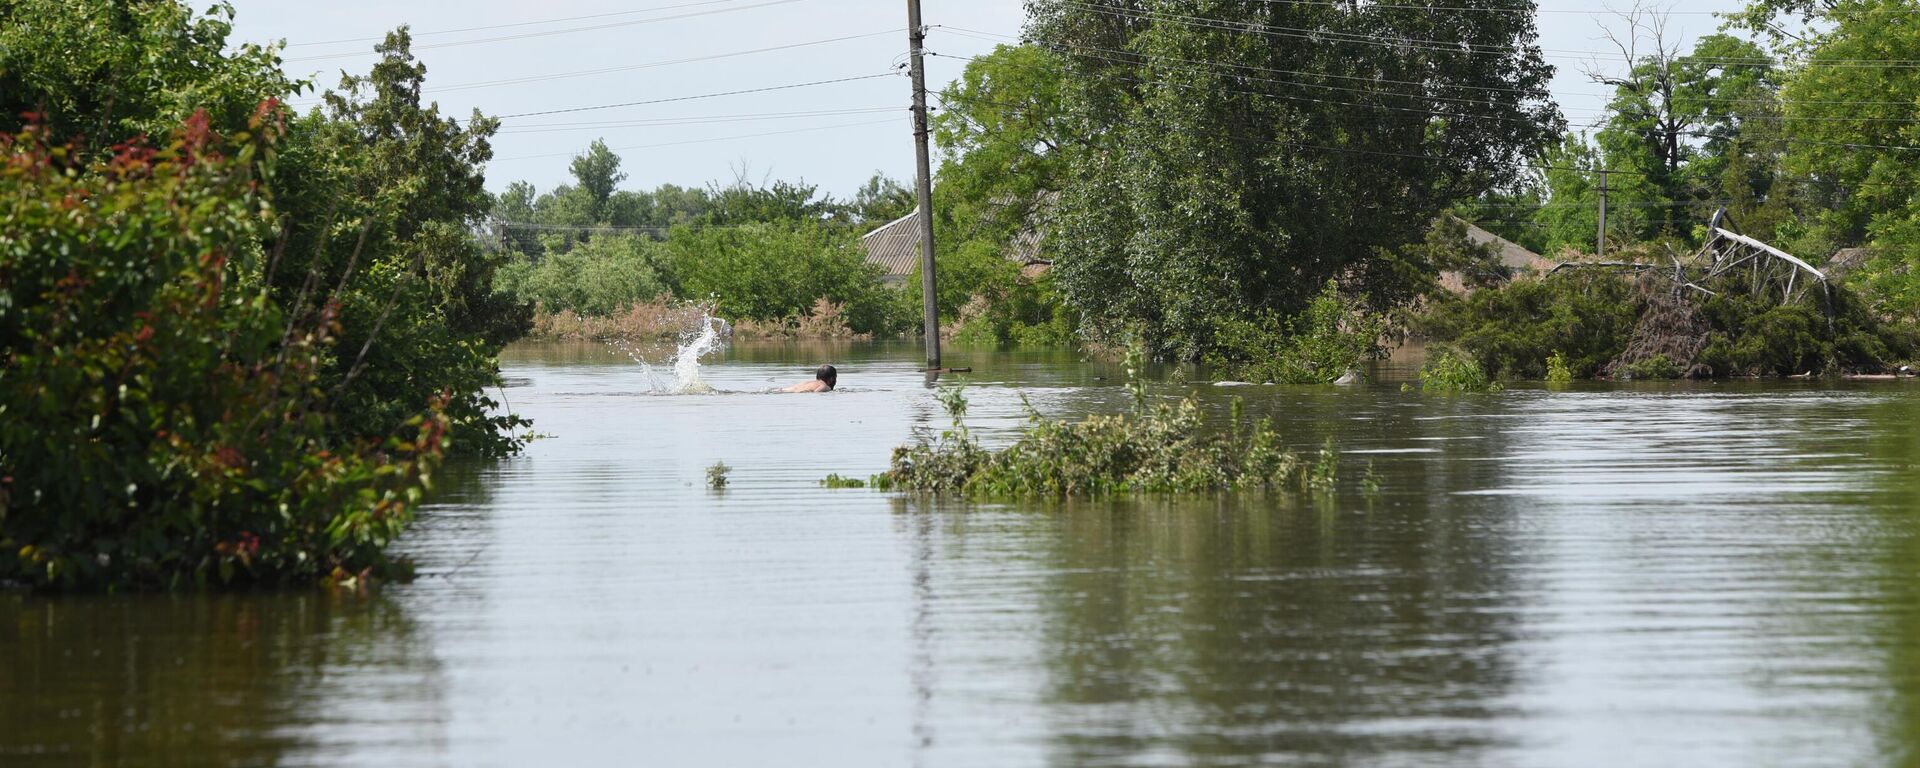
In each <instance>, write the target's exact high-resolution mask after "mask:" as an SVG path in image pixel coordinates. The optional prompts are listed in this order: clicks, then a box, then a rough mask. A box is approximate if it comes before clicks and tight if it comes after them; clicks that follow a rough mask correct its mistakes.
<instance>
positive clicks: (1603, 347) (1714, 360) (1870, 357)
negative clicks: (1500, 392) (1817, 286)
mask: <svg viewBox="0 0 1920 768" xmlns="http://www.w3.org/2000/svg"><path fill="white" fill-rule="evenodd" d="M1699 288H1704V289H1706V290H1705V291H1702V290H1698V289H1696V287H1692V286H1689V287H1687V288H1686V289H1685V291H1686V292H1684V293H1680V294H1677V295H1676V293H1675V291H1674V288H1673V282H1672V279H1671V278H1670V277H1668V276H1666V274H1665V273H1663V272H1659V271H1657V270H1646V271H1645V272H1644V273H1643V274H1641V275H1640V276H1639V277H1638V278H1629V277H1626V276H1623V275H1621V274H1619V273H1617V272H1605V271H1600V270H1580V271H1579V272H1577V273H1575V274H1562V275H1554V276H1549V277H1544V278H1539V279H1526V278H1523V279H1517V280H1515V281H1513V282H1512V283H1509V284H1508V285H1507V286H1506V287H1504V288H1489V289H1484V290H1480V291H1476V292H1474V293H1473V294H1471V295H1469V296H1466V297H1464V298H1461V299H1457V300H1453V301H1447V302H1444V303H1442V304H1439V305H1437V306H1435V307H1434V308H1433V310H1432V311H1431V312H1429V313H1428V314H1427V315H1426V317H1425V318H1423V319H1422V320H1421V323H1420V328H1421V330H1422V331H1423V332H1425V333H1426V334H1427V335H1429V336H1430V337H1432V338H1434V339H1436V340H1440V341H1447V342H1451V343H1452V344H1454V345H1457V346H1458V347H1460V348H1461V349H1463V350H1465V351H1467V352H1468V353H1470V354H1472V355H1473V357H1474V358H1475V359H1476V360H1478V361H1479V362H1480V364H1481V366H1482V367H1484V368H1485V369H1486V371H1487V373H1489V374H1490V375H1492V376H1495V377H1512V378H1541V377H1543V376H1546V375H1547V374H1548V373H1549V370H1548V366H1547V365H1546V363H1545V361H1547V360H1549V359H1550V358H1551V357H1552V356H1554V355H1558V356H1559V358H1560V360H1561V366H1562V367H1564V369H1565V371H1566V373H1567V374H1568V375H1569V376H1574V377H1596V376H1613V377H1617V378H1676V377H1683V376H1684V377H1708V376H1743V375H1785V374H1796V373H1806V372H1828V373H1847V372H1858V371H1878V370H1884V369H1885V368H1887V367H1889V366H1890V365H1892V364H1894V363H1897V362H1899V361H1902V360H1906V359H1910V358H1911V357H1912V356H1913V355H1914V354H1915V350H1916V348H1920V341H1917V340H1916V333H1915V330H1914V328H1913V326H1912V323H1911V322H1902V323H1894V322H1887V321H1885V320H1883V319H1881V318H1879V317H1876V316H1875V315H1873V313H1871V312H1870V311H1868V310H1867V309H1866V308H1865V307H1864V305H1863V304H1862V302H1861V301H1860V300H1859V298H1858V297H1857V296H1856V295H1854V294H1853V293H1852V292H1851V291H1849V290H1847V289H1846V288H1845V287H1844V286H1840V285H1835V286H1831V289H1830V290H1831V294H1830V296H1831V298H1830V299H1828V297H1827V296H1826V295H1823V294H1821V293H1820V292H1819V291H1817V290H1813V289H1809V290H1808V291H1806V292H1805V293H1802V294H1800V295H1799V296H1798V298H1797V299H1796V300H1795V301H1794V302H1792V303H1785V304H1783V303H1782V302H1781V300H1780V297H1779V295H1778V294H1774V295H1771V296H1762V297H1756V296H1753V295H1751V292H1750V289H1749V287H1748V286H1747V285H1745V284H1744V283H1743V278H1742V277H1741V276H1738V275H1728V276H1724V277H1723V278H1721V279H1719V280H1716V281H1713V282H1711V283H1710V284H1708V285H1705V286H1699ZM1708 291H1711V293H1708Z"/></svg>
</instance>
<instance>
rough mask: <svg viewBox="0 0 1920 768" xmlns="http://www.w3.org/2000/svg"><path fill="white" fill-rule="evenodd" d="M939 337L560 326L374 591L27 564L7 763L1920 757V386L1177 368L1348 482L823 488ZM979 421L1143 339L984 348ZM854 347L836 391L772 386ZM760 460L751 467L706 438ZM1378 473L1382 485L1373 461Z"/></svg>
mask: <svg viewBox="0 0 1920 768" xmlns="http://www.w3.org/2000/svg"><path fill="white" fill-rule="evenodd" d="M917 352H918V349H917V348H916V347H915V346H914V345H911V344H837V345H832V344H829V345H787V346H778V345H760V346H750V345H739V346H736V347H735V348H732V349H729V350H726V351H724V352H722V353H721V354H720V355H719V356H718V358H717V359H715V360H712V361H710V363H709V365H708V366H707V367H706V368H705V369H704V371H703V372H702V375H703V378H704V379H705V381H706V382H707V383H708V384H710V385H711V386H713V387H714V388H715V389H717V390H720V391H719V392H718V393H716V394H707V395H660V394H652V393H650V392H649V386H648V383H647V382H646V380H645V379H644V377H642V376H641V375H640V373H639V370H638V367H637V366H635V365H634V364H633V363H632V362H630V361H628V360H627V359H625V358H624V357H622V356H619V355H616V354H613V353H611V352H609V351H608V350H607V349H605V348H603V347H599V346H594V345H583V346H523V347H517V348H515V349H513V350H510V352H509V354H508V355H507V357H506V359H505V360H504V361H503V365H504V368H505V371H506V375H507V376H508V377H509V379H510V386H509V387H508V388H507V389H506V391H505V394H506V396H507V398H508V400H509V401H510V402H511V404H512V406H513V407H514V408H515V409H516V410H518V411H519V412H521V413H523V414H525V415H528V416H530V417H532V418H533V419H534V420H535V422H536V424H537V430H538V431H539V432H541V433H545V434H550V435H552V437H550V438H546V439H542V440H539V441H537V442H535V443H534V444H533V445H532V446H531V447H530V449H529V450H528V451H527V453H526V455H525V456H523V457H519V458H516V459H512V460H507V461H501V462H487V463H477V462H469V463H464V464H459V465H456V466H453V467H450V468H449V469H448V470H447V471H446V472H443V477H442V481H443V483H444V484H445V487H444V488H443V493H442V494H441V495H440V496H439V497H438V499H437V501H436V503H435V504H433V505H432V506H430V507H429V508H427V509H425V510H424V511H423V513H422V519H421V521H420V522H419V524H418V525H417V526H416V527H415V529H414V530H412V531H411V532H409V534H408V536H407V537H406V539H405V541H404V543H403V549H404V550H405V551H407V552H409V553H411V554H412V555H413V556H414V557H416V558H417V560H418V561H419V562H420V564H421V566H422V567H421V570H422V574H423V576H422V578H421V579H419V580H418V581H417V582H415V583H412V584H407V585H397V586H389V587H387V588H385V589H383V590H380V591H378V592H376V593H375V594H372V595H367V596H358V595H353V594H330V593H300V594H271V595H227V596H215V597H206V596H114V597H80V598H75V597H59V598H44V597H29V596H22V595H0V764H4V765H7V766H14V765H73V764H86V765H128V766H148V765H152V766H160V765H214V764H232V765H263V764H285V765H382V766H406V765H431V766H438V765H448V766H488V765H503V766H505V765H584V764H596V765H597V764H646V765H836V766H858V765H884V766H896V765H924V766H1040V765H1048V766H1079V765H1116V766H1142V765H1342V764H1344V765H1366V766H1376V765H1418V766H1432V765H1475V766H1478V765H1495V766H1498V765H1512V766H1559V765H1567V766H1575V765H1742V766H1746V765H1783V766H1785V765H1889V766H1891V765H1906V764H1912V763H1914V762H1915V761H1916V760H1920V706H1916V703H1917V702H1920V572H1917V571H1920V536H1916V534H1920V521H1916V519H1915V513H1916V512H1917V511H1920V502H1916V498H1920V496H1917V495H1916V494H1920V473H1916V471H1915V464H1916V462H1920V438H1916V435H1915V427H1916V425H1920V386H1916V385H1913V384H1910V383H1898V382H1874V383H1858V384H1821V383H1807V382H1792V383H1786V382H1765V383H1761V382H1749V383H1719V384H1697V385H1685V384H1649V385H1631V386H1629V385H1619V386H1611V385H1590V386H1582V387H1576V388H1572V389H1568V390H1563V391H1547V390H1544V389H1537V388H1528V387H1525V386H1521V387H1516V388H1513V389H1509V390H1507V391H1504V392H1500V393H1496V394H1486V395H1457V396H1452V397H1441V396H1428V395H1423V394H1420V393H1407V392H1402V391H1400V389H1399V381H1398V379H1399V378H1401V377H1403V376H1404V373H1405V370H1404V368H1400V367H1396V366H1392V365H1389V366H1386V367H1384V368H1383V369H1382V370H1381V371H1379V372H1378V375H1377V376H1376V381H1375V383H1372V384H1369V385H1366V386H1361V387H1352V388H1332V387H1328V388H1282V387H1240V388H1234V389H1232V390H1225V389H1221V388H1214V387H1205V386H1199V385H1193V384H1185V383H1179V382H1178V381H1177V379H1178V377H1179V376H1180V375H1182V374H1184V373H1186V372H1183V371H1160V372H1158V373H1159V374H1160V375H1162V377H1163V378H1162V380H1161V381H1160V383H1159V384H1158V385H1157V387H1156V389H1155V392H1156V394H1157V395H1158V396H1175V395H1178V394H1183V393H1185V392H1188V391H1197V392H1199V393H1200V394H1201V396H1202V397H1203V398H1204V399H1205V400H1206V402H1207V403H1208V405H1209V407H1211V408H1214V409H1217V410H1224V408H1225V402H1226V397H1227V395H1229V394H1237V395H1241V396H1243V397H1245V398H1247V400H1248V404H1249V408H1250V410H1253V411H1255V412H1258V413H1266V414H1271V415H1273V416H1274V417H1275V418H1276V419H1277V420H1278V422H1279V424H1280V426H1281V428H1282V429H1283V430H1284V432H1285V433H1286V435H1287V438H1288V441H1289V442H1290V443H1292V444H1294V445H1295V446H1296V447H1297V448H1298V449H1299V450H1302V451H1303V452H1304V451H1311V450H1314V449H1317V448H1318V446H1319V445H1320V443H1321V441H1322V440H1324V439H1326V438H1328V437H1332V438H1333V440H1334V443H1335V445H1336V446H1337V448H1338V449H1339V450H1340V451H1341V452H1342V456H1343V463H1342V466H1341V488H1340V490H1339V491H1338V492H1337V493H1336V494H1333V495H1331V496H1324V497H1318V498H1316V497H1311V496H1294V495H1290V494H1286V495H1279V496H1264V495H1259V496H1246V497H1231V498H1223V499H1197V500H1185V501H1169V500H1155V499H1146V500H1133V501H1109V502H1076V503H1051V504H1017V505H1008V504H978V505H976V504H964V503H958V502H952V501H934V500H925V499H911V498H903V497H899V496H894V495H888V494H882V493H876V492H872V491H867V490H837V491H833V490H826V489H823V488H820V487H819V486H818V485H817V481H818V480H819V479H820V478H821V477H822V476H824V475H825V474H827V473H829V472H837V473H840V474H845V475H856V476H865V475H867V474H870V473H873V472H876V471H879V470H880V469H882V468H883V467H884V466H885V463H886V460H887V455H888V452H889V450H890V449H891V448H892V447H893V446H895V445H898V444H900V443H902V442H903V441H906V440H909V439H911V435H912V432H913V430H915V429H924V428H936V429H937V428H939V427H941V426H943V425H944V423H945V417H944V415H943V414H942V413H941V412H940V409H939V407H938V405H937V403H936V402H935V401H934V399H933V397H932V395H931V393H930V392H929V390H927V389H926V387H925V382H924V379H923V377H922V375H921V374H919V373H917V372H916V371H915V370H914V369H915V366H916V362H917V359H916V358H917ZM949 357H950V359H949V361H948V363H949V364H950V365H971V366H972V367H973V368H974V372H973V373H971V374H965V375H959V376H954V377H950V380H954V381H964V382H966V383H967V384H968V385H969V390H968V392H969V396H970V399H971V403H972V404H971V411H970V413H971V416H972V418H971V419H970V422H971V424H972V425H973V427H974V428H975V429H976V430H977V431H978V432H980V433H981V434H983V435H984V436H985V437H986V438H987V439H989V440H990V441H1004V440H1005V439H1007V436H1008V434H1009V432H1010V430H1012V429H1014V428H1016V427H1017V426H1018V425H1019V424H1020V422H1021V421H1022V420H1023V419H1024V418H1025V407H1026V406H1024V405H1023V404H1022V401H1021V398H1020V396H1021V395H1025V396H1026V397H1027V400H1028V401H1030V402H1031V403H1032V406H1033V407H1034V408H1037V409H1038V410H1039V411H1041V412H1043V413H1046V414H1049V415H1078V414H1084V413H1089V412H1096V411H1114V410H1119V409H1122V408H1125V407H1126V403H1127V396H1126V394H1125V392H1124V391H1123V390H1122V389H1121V388H1120V386H1119V385H1120V383H1121V382H1120V380H1119V377H1120V375H1121V374H1120V372H1119V370H1118V369H1117V368H1116V367H1113V366H1109V365H1105V364H1100V363H1089V362H1084V361H1081V360H1078V359H1076V358H1075V357H1073V356H1071V355H1065V354H1059V353H1020V354H1011V353H969V352H966V351H959V352H951V351H950V354H949ZM820 362H833V363H835V364H837V365H839V367H840V369H841V385H842V389H841V391H838V392H834V393H831V394H826V395H776V394H767V393H765V392H764V390H767V389H771V388H773V387H776V386H781V385H785V384H789V383H793V382H796V381H800V380H803V379H805V378H809V377H810V375H811V374H810V371H811V369H812V367H813V366H814V365H816V364H818V363H820ZM715 461H725V462H726V463H727V464H728V465H730V466H732V467H734V470H733V472H732V474H731V484H730V485H729V487H728V488H727V489H726V490H724V491H713V490H710V489H708V488H706V487H705V486H704V483H703V480H704V474H705V470H706V468H707V467H708V465H710V464H712V463H713V462H715ZM1369 463H1371V465H1372V467H1373V471H1374V472H1375V473H1376V475H1377V476H1378V477H1379V478H1380V482H1381V487H1382V488H1381V490H1380V492H1379V493H1377V494H1368V493H1364V492H1362V490H1361V485H1360V479H1361V476H1362V475H1363V474H1364V473H1365V471H1366V468H1367V465H1368V464H1369Z"/></svg>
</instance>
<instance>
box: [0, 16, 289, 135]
mask: <svg viewBox="0 0 1920 768" xmlns="http://www.w3.org/2000/svg"><path fill="white" fill-rule="evenodd" d="M232 31H233V6H232V5H231V4H229V3H225V2H221V3H217V4H215V5H213V6H212V8H210V9H209V10H208V12H207V13H206V14H205V15H195V14H194V13H193V11H192V10H191V9H190V8H188V7H187V6H185V5H182V4H180V3H175V2H128V1H127V0H9V2H5V3H0V132H4V133H8V134H12V133H17V132H18V131H20V130H22V129H23V128H24V127H25V126H26V124H27V121H26V119H25V117H24V115H25V114H26V113H34V114H35V115H37V117H36V120H37V121H38V122H37V123H36V124H37V126H39V127H44V128H45V129H46V130H47V131H49V132H50V133H51V134H52V135H54V136H58V137H61V138H63V139H67V138H77V139H79V140H80V144H79V146H80V147H82V148H85V149H87V150H89V151H104V150H105V149H106V148H108V147H111V146H113V145H114V144H118V143H120V142H123V141H127V140H129V139H132V138H134V137H136V136H142V135H145V136H154V137H159V136H166V135H168V134H169V133H170V132H172V131H173V130H174V129H175V128H177V127H178V126H179V125H180V124H181V122H182V121H184V120H186V119H187V117H188V116H190V115H193V114H195V113H196V112H203V113H204V114H205V119H206V121H207V125H208V126H209V127H210V128H211V129H212V130H214V131H217V132H219V133H222V134H228V133H233V132H237V131H242V130H245V129H246V128H247V125H248V121H249V120H250V119H251V118H252V117H253V114H254V109H255V107H257V106H258V105H259V103H260V101H261V100H262V99H265V98H268V97H280V96H286V95H289V94H293V93H298V92H299V91H300V90H302V89H304V88H305V87H306V85H307V84H306V83H304V82H295V81H290V80H288V79H287V77H286V75H284V74H282V73H281V71H280V53H279V51H278V50H277V49H274V48H268V47H262V46H259V45H254V44H251V43H246V44H240V45H236V46H233V47H232V49H231V50H228V46H227V43H228V41H227V36H228V35H229V34H231V33H232Z"/></svg>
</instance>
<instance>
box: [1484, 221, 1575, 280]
mask: <svg viewBox="0 0 1920 768" xmlns="http://www.w3.org/2000/svg"><path fill="white" fill-rule="evenodd" d="M1466 225H1467V239H1468V240H1472V241H1473V244H1474V245H1486V244H1488V243H1494V244H1496V245H1498V246H1499V247H1500V263H1501V264H1505V265H1507V268H1508V269H1513V270H1525V269H1537V270H1547V269H1552V268H1553V264H1554V262H1553V261H1552V260H1551V259H1548V258H1546V257H1544V256H1541V255H1540V254H1537V253H1534V252H1533V251H1529V250H1527V249H1525V248H1522V247H1520V244H1519V243H1516V242H1514V241H1512V240H1508V239H1506V238H1504V237H1501V236H1499V235H1496V234H1494V233H1492V232H1488V231H1487V230H1484V229H1481V228H1480V227H1478V226H1475V225H1474V224H1473V222H1466Z"/></svg>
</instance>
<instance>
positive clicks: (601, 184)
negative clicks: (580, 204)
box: [568, 139, 627, 222]
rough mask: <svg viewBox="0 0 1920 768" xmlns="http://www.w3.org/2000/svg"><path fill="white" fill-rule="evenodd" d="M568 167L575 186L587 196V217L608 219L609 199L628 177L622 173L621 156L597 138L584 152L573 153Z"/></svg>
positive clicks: (594, 220) (595, 220)
mask: <svg viewBox="0 0 1920 768" xmlns="http://www.w3.org/2000/svg"><path fill="white" fill-rule="evenodd" d="M568 169H569V170H571V171H572V172H573V180H574V183H575V185H576V188H577V189H579V190H580V192H581V194H582V195H584V196H585V202H586V205H587V210H586V216H587V220H588V221H590V222H602V221H608V220H609V218H608V215H607V214H608V210H607V201H608V200H610V199H612V197H613V190H614V188H615V187H617V186H619V185H620V182H622V181H625V180H626V178H627V175H626V174H625V173H621V172H620V156H619V155H616V154H614V153H613V150H610V149H607V143H606V142H605V141H603V140H601V139H594V140H593V143H592V144H589V145H587V151H586V152H585V153H583V154H579V155H575V156H574V158H573V162H572V163H571V164H569V165H568Z"/></svg>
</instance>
